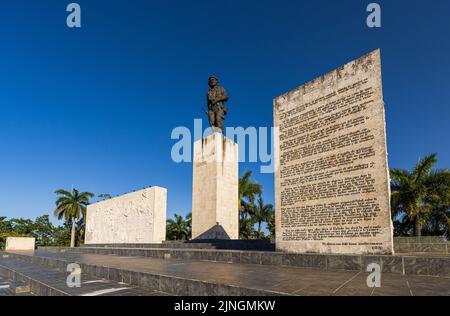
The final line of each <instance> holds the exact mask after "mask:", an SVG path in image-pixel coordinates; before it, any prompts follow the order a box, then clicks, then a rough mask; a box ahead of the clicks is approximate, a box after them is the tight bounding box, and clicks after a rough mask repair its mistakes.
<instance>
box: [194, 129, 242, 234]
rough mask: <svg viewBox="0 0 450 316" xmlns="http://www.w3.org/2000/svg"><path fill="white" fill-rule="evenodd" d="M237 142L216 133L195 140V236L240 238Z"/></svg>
mask: <svg viewBox="0 0 450 316" xmlns="http://www.w3.org/2000/svg"><path fill="white" fill-rule="evenodd" d="M238 156H239V150H238V145H237V144H236V143H234V142H233V141H232V140H230V139H228V138H226V137H224V136H223V135H222V134H221V133H214V134H212V135H210V136H208V137H206V138H204V139H202V140H199V141H197V142H196V143H195V144H194V176H193V194H192V238H193V239H238V238H239V209H238V194H239V192H238V185H239V170H238V168H239V167H238Z"/></svg>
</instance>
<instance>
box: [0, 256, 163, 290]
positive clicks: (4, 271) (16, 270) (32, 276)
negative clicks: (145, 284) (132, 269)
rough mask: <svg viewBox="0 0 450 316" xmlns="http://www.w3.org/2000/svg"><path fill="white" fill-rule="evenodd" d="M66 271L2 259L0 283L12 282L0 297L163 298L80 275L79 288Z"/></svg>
mask: <svg viewBox="0 0 450 316" xmlns="http://www.w3.org/2000/svg"><path fill="white" fill-rule="evenodd" d="M66 271H67V265H66V269H56V268H55V267H53V265H42V264H37V263H35V262H31V261H30V260H24V258H19V257H17V256H14V255H6V256H5V255H2V256H1V257H0V276H1V277H0V281H2V280H9V282H8V283H9V287H8V290H9V293H7V292H2V291H1V290H0V296H10V295H13V296H24V295H35V296H116V295H120V296H155V295H158V296H161V295H167V294H166V293H162V292H159V291H155V290H152V289H148V288H147V289H142V288H139V287H135V286H131V285H129V284H125V283H119V282H115V281H110V280H105V279H100V278H95V277H91V276H89V275H87V274H82V275H81V279H80V280H81V283H80V287H69V286H68V285H67V277H68V275H69V273H68V272H66Z"/></svg>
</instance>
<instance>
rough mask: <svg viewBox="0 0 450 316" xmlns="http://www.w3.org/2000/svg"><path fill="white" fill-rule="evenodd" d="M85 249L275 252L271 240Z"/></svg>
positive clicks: (97, 245)
mask: <svg viewBox="0 0 450 316" xmlns="http://www.w3.org/2000/svg"><path fill="white" fill-rule="evenodd" d="M82 247H83V248H170V249H223V250H259V251H275V244H273V243H272V242H271V241H270V240H268V239H267V240H266V239H262V240H207V239H205V240H193V241H170V240H168V241H163V242H162V243H160V244H87V245H82Z"/></svg>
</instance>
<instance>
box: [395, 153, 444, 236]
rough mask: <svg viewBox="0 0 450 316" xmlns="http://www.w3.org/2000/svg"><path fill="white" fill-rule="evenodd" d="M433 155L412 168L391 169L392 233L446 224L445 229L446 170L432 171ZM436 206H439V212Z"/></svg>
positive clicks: (417, 230)
mask: <svg viewBox="0 0 450 316" xmlns="http://www.w3.org/2000/svg"><path fill="white" fill-rule="evenodd" d="M436 156H437V155H436V154H432V155H429V156H427V157H425V158H424V159H422V160H420V161H419V162H418V163H417V164H416V166H415V167H414V168H413V169H412V171H407V170H403V169H392V170H391V193H392V194H391V204H392V210H393V212H392V213H393V217H394V222H395V223H396V225H397V226H398V227H397V228H396V233H397V234H398V233H407V232H408V231H413V233H414V235H415V236H421V235H422V228H426V227H427V225H426V224H427V223H428V228H429V227H430V225H429V224H430V223H433V222H435V223H434V224H433V225H432V226H434V227H438V226H440V227H446V230H447V231H448V230H449V227H450V226H449V214H448V209H449V203H448V200H449V194H450V172H449V170H448V169H442V170H433V167H434V166H435V164H436V163H437V158H436ZM436 205H441V206H442V209H441V211H440V212H439V211H438V209H436Z"/></svg>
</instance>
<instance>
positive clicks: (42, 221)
mask: <svg viewBox="0 0 450 316" xmlns="http://www.w3.org/2000/svg"><path fill="white" fill-rule="evenodd" d="M54 234H55V227H54V226H53V224H52V223H51V222H50V218H49V216H48V215H43V216H40V217H38V218H36V220H35V221H34V224H33V236H34V237H35V238H36V244H37V246H38V247H48V246H53V244H54Z"/></svg>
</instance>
